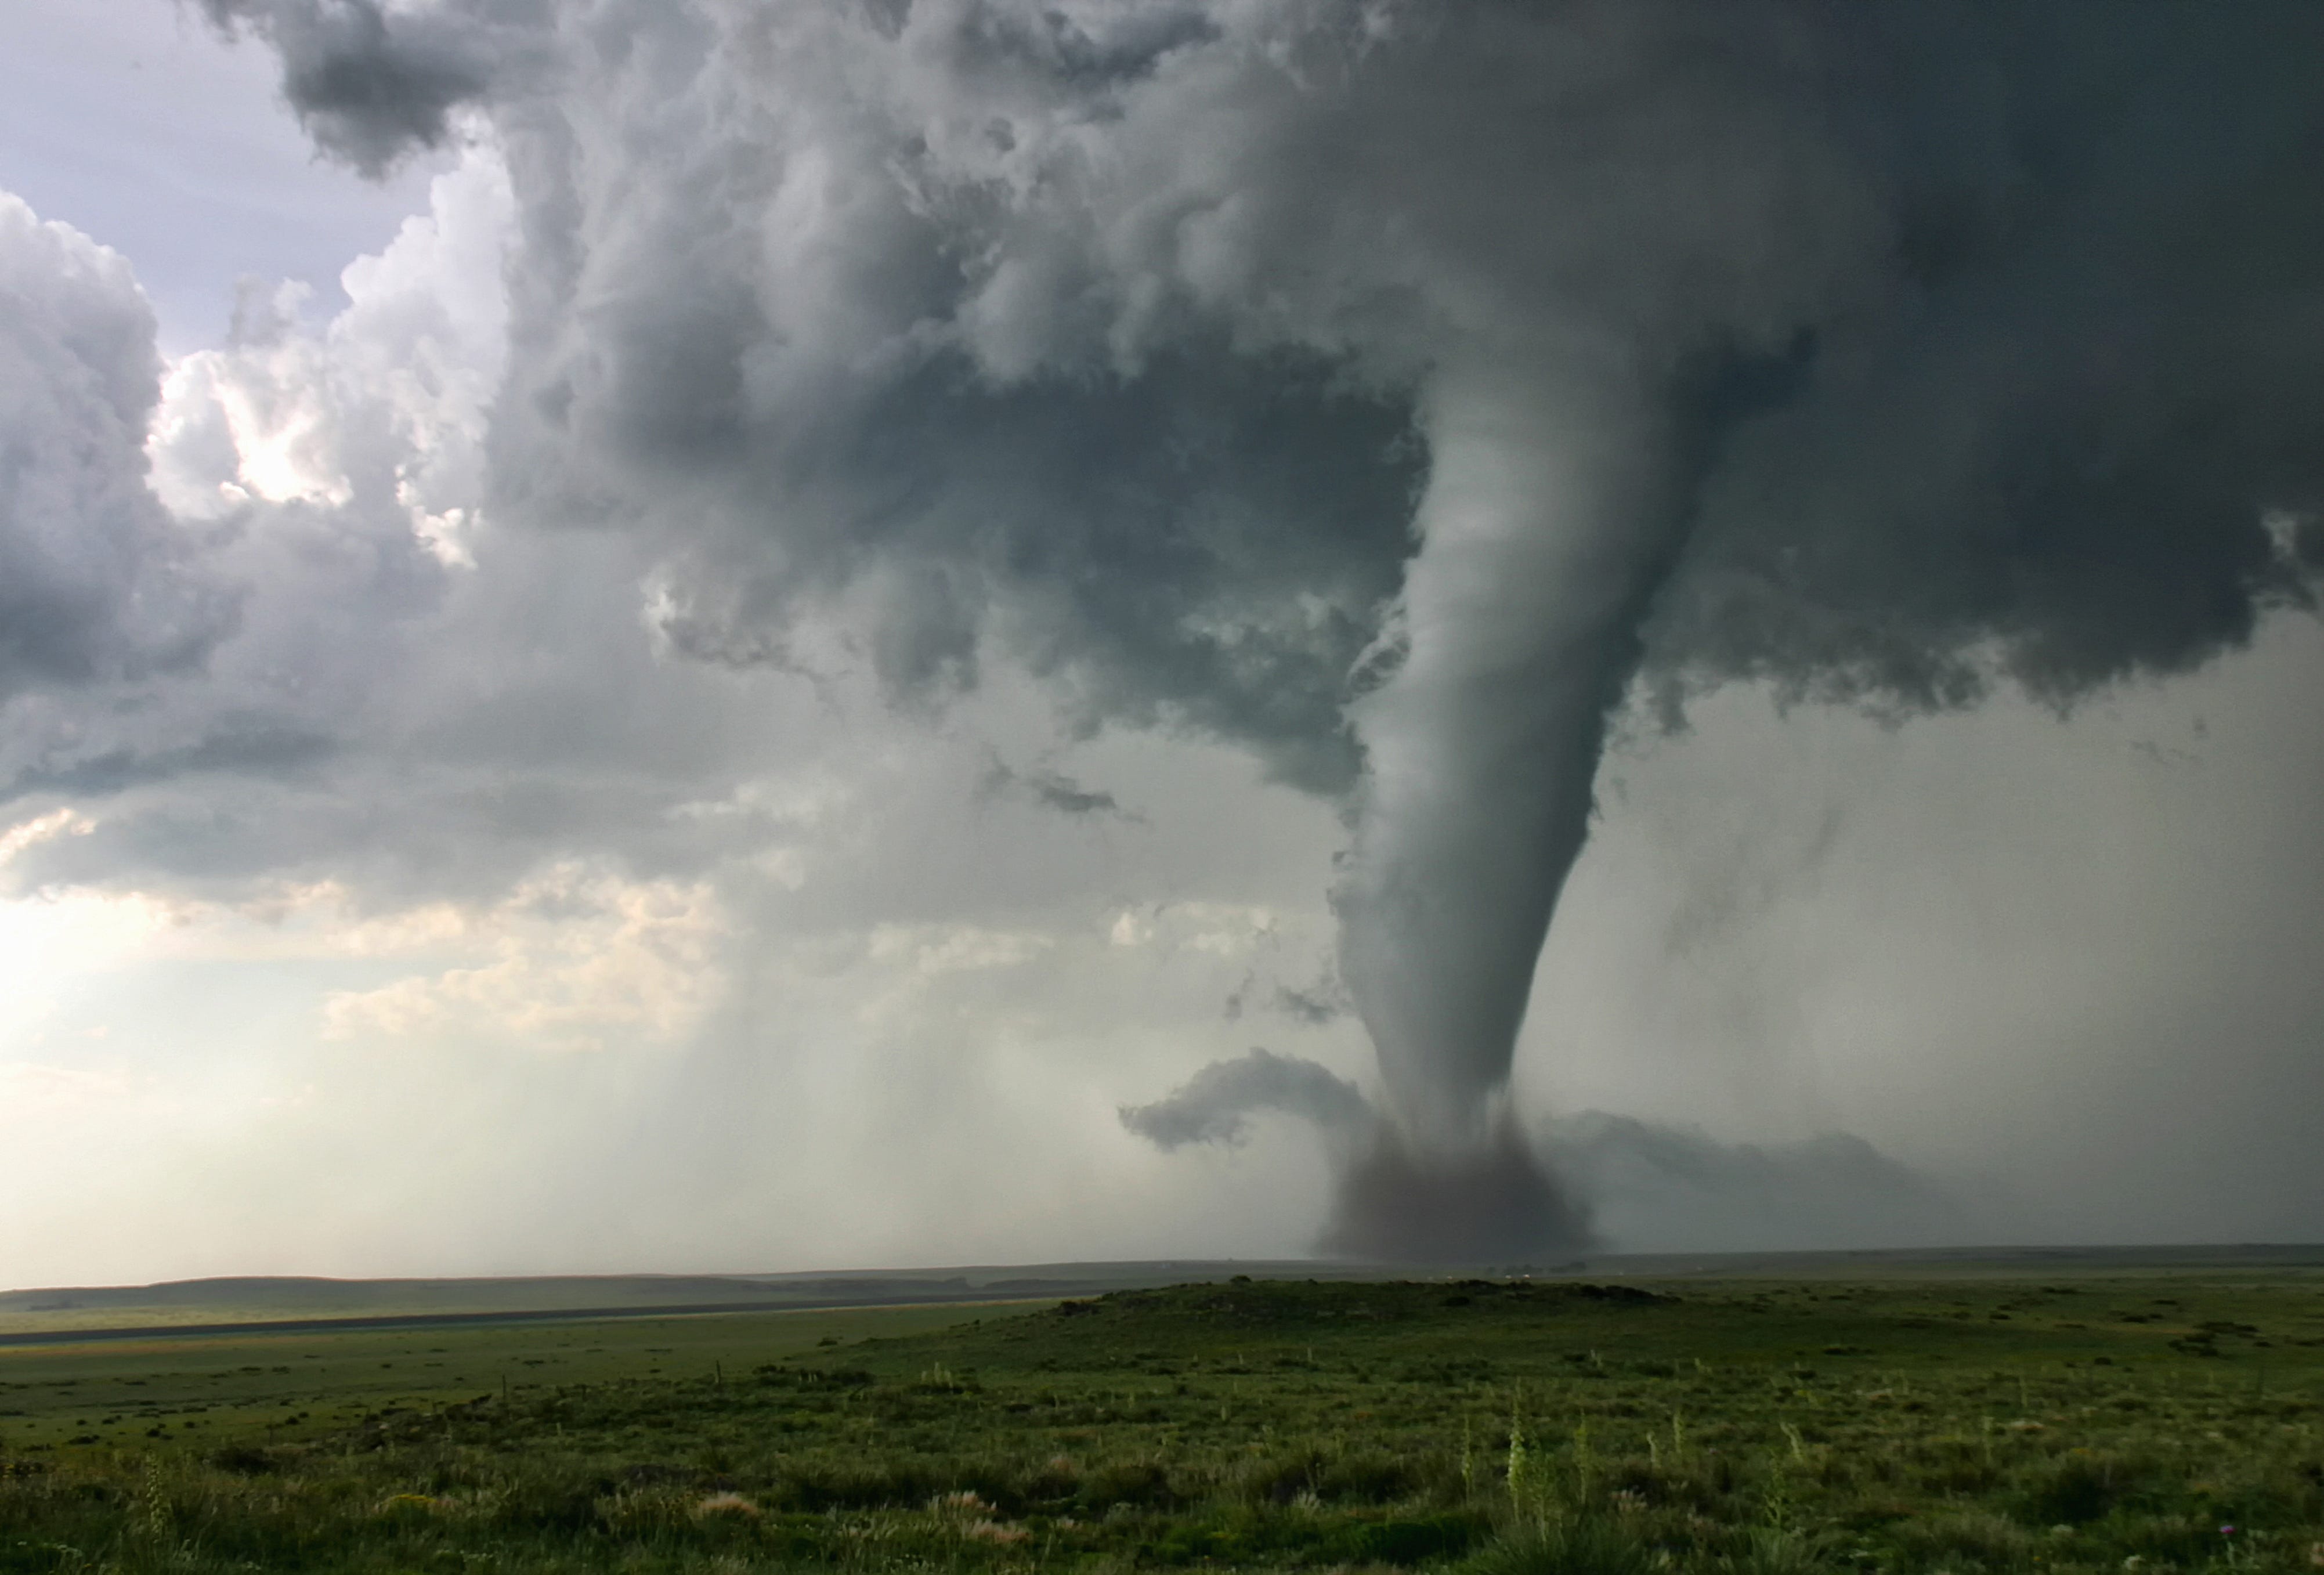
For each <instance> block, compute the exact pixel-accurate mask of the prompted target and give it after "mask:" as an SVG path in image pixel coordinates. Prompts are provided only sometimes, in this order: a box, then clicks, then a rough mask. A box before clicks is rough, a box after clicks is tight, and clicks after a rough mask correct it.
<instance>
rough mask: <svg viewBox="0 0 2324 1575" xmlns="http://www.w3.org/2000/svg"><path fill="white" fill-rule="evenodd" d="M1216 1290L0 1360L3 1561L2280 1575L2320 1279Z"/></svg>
mask: <svg viewBox="0 0 2324 1575" xmlns="http://www.w3.org/2000/svg"><path fill="white" fill-rule="evenodd" d="M1792 1267H1793V1268H1794V1270H1795V1271H1796V1272H1794V1273H1793V1274H1791V1275H1788V1276H1784V1277H1742V1276H1736V1277H1718V1276H1715V1275H1711V1274H1698V1275H1694V1276H1677V1275H1671V1276H1666V1277H1665V1276H1657V1277H1653V1278H1646V1277H1638V1278H1634V1279H1628V1280H1620V1281H1606V1280H1594V1281H1593V1280H1584V1279H1540V1280H1527V1279H1516V1278H1501V1279H1468V1280H1429V1281H1405V1282H1361V1281H1354V1282H1351V1281H1321V1280H1314V1281H1311V1280H1291V1279H1255V1278H1251V1277H1250V1276H1243V1277H1240V1278H1237V1277H1232V1276H1230V1277H1228V1278H1226V1279H1223V1280H1220V1281H1215V1282H1212V1283H1207V1284H1196V1285H1177V1286H1171V1287H1158V1288H1152V1289H1143V1290H1126V1291H1117V1292H1113V1293H1109V1294H1102V1295H1099V1296H1094V1297H1086V1298H1076V1299H1072V1300H1064V1301H1056V1300H1041V1301H1036V1302H1008V1301H1001V1300H989V1301H983V1302H974V1301H965V1300H964V1301H959V1302H954V1303H943V1304H911V1305H893V1306H883V1307H876V1306H875V1307H862V1308H855V1309H805V1310H798V1311H783V1312H757V1313H715V1312H712V1313H699V1314H696V1315H692V1316H678V1315H663V1316H650V1317H630V1318H590V1319H582V1320H577V1321H563V1322H559V1321H553V1320H543V1321H539V1322H478V1323H475V1324H473V1325H466V1326H463V1325H454V1324H446V1325H429V1326H423V1327H420V1328H416V1329H414V1328H388V1329H380V1328H350V1329H346V1330H341V1331H318V1330H313V1329H306V1330H300V1331H291V1332H284V1333H253V1332H243V1333H236V1334H231V1335H202V1334H185V1335H156V1336H141V1337H136V1338H123V1339H115V1340H97V1341H89V1340H80V1341H66V1342H59V1343H51V1344H40V1343H29V1344H23V1345H18V1346H14V1347H11V1348H8V1349H5V1350H0V1460H5V1465H0V1569H5V1570H55V1571H65V1570H140V1571H143V1570H186V1571H208V1570H220V1571H223V1570H253V1569H257V1570H380V1571H388V1570H485V1569H490V1570H600V1569H602V1570H755V1569H784V1568H801V1569H805V1568H844V1569H852V1570H906V1569H911V1570H925V1569H946V1570H949V1569H964V1570H985V1569H991V1570H1047V1569H1050V1568H1053V1567H1054V1568H1060V1569H1065V1568H1091V1569H1099V1568H1103V1569H1114V1570H1129V1569H1133V1568H1179V1567H1203V1568H1221V1569H1228V1568H1252V1569H1257V1568H1312V1569H1338V1568H1372V1567H1377V1568H1397V1567H1404V1568H1454V1567H1459V1568H1464V1569H1473V1570H1541V1571H1551V1570H1576V1571H1580V1570H1608V1571H1611V1570H1650V1569H1670V1570H1898V1571H1907V1570H1909V1571H1932V1572H1933V1571H1938V1570H2049V1571H2072V1570H2088V1571H2098V1570H2126V1569H2127V1570H2166V1569H2181V1570H2192V1569H2205V1568H2219V1569H2230V1568H2232V1569H2238V1570H2240V1569H2265V1570H2310V1569H2313V1568H2316V1567H2318V1566H2319V1564H2324V1276H2319V1272H2318V1271H2317V1270H2316V1269H2314V1268H2310V1267H2301V1266H2296V1264H2293V1263H2291V1262H2287V1261H2284V1260H2282V1259H2277V1260H2269V1259H2266V1258H2264V1257H2261V1258H2254V1259H2252V1260H2251V1261H2247V1262H2244V1263H2241V1264H2237V1263H2236V1262H2234V1261H2232V1260H2229V1259H2222V1260H2221V1261H2219V1262H2217V1263H2214V1264H2212V1265H2209V1266H2201V1267H2195V1268H2189V1267H2183V1266H2182V1267H2179V1268H2171V1267H2167V1266H2153V1267H2140V1266H2136V1265H2135V1263H2133V1262H2130V1261H2127V1260H2124V1259H2121V1258H2115V1259H2103V1258H2101V1259H2085V1260H2079V1261H2061V1262H2059V1263H2056V1264H2053V1265H2052V1266H2050V1273H2049V1275H2048V1276H2047V1277H2037V1276H2035V1275H2033V1273H2031V1272H2027V1271H2028V1266H2027V1265H2025V1264H2019V1265H2016V1266H2015V1267H2011V1268H2009V1269H2007V1271H2006V1272H2003V1270H2001V1269H2000V1268H1997V1266H1996V1265H1994V1264H1991V1263H1987V1264H1985V1265H1983V1266H1981V1268H1980V1266H1978V1265H1958V1264H1957V1265H1954V1266H1951V1269H1950V1272H1946V1271H1945V1269H1944V1266H1941V1265H1938V1264H1933V1263H1926V1262H1920V1263H1915V1262H1914V1261H1911V1260H1896V1261H1886V1262H1880V1263H1864V1262H1861V1261H1859V1262H1858V1264H1857V1265H1856V1270H1857V1272H1856V1273H1855V1275H1853V1276H1850V1275H1849V1274H1848V1273H1846V1272H1845V1271H1846V1270H1847V1268H1848V1264H1847V1263H1846V1262H1844V1261H1837V1260H1827V1261H1825V1262H1824V1263H1823V1264H1822V1266H1821V1270H1822V1272H1815V1273H1812V1272H1809V1271H1810V1270H1811V1269H1812V1268H1813V1267H1815V1266H1812V1265H1805V1264H1803V1265H1794V1266H1792Z"/></svg>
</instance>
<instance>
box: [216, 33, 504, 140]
mask: <svg viewBox="0 0 2324 1575" xmlns="http://www.w3.org/2000/svg"><path fill="white" fill-rule="evenodd" d="M199 4H200V5H201V8H202V10H203V12H204V13H205V14H207V15H208V17H209V19H210V21H211V22H212V23H214V24H215V25H217V27H219V28H220V29H222V30H225V31H226V32H235V31H238V30H240V29H242V28H249V29H251V30H252V31H254V32H257V33H258V34H259V35H260V36H262V37H263V38H264V39H265V40H266V41H268V42H269V43H271V44H272V45H273V46H274V48H275V50H276V51H277V52H279V53H280V54H281V57H282V92H283V97H285V98H287V99H288V100H289V101H290V104H291V109H292V110H293V111H294V112H296V113H297V115H298V116H299V120H300V124H302V125H304V126H305V127H306V128H307V131H308V134H309V135H311V136H312V137H314V139H315V141H316V142H317V143H319V144H320V145H321V146H322V147H324V148H325V149H327V150H328V151H329V152H332V153H334V154H336V155H337V156H338V157H340V158H342V159H345V160H346V161H347V162H349V163H351V164H353V165H355V168H357V169H359V170H364V172H366V173H368V174H373V175H377V174H380V173H383V171H385V170H387V168H388V167H389V166H390V165H392V164H393V163H394V162H395V161H396V160H397V159H398V158H399V157H401V155H402V154H404V153H405V152H409V151H410V150H411V149H412V148H414V147H430V148H432V147H435V146H437V145H438V144H439V143H442V142H443V141H444V139H445V138H446V136H447V135H448V134H449V133H450V116H451V114H452V111H453V110H454V109H456V108H457V107H458V106H460V105H462V104H464V103H467V102H470V101H472V100H474V99H475V98H476V97H479V96H480V95H482V94H483V93H484V92H485V90H486V89H487V88H490V87H491V85H492V82H493V76H494V74H495V72H496V71H497V70H498V69H500V68H501V65H502V58H501V57H502V51H503V50H504V49H505V48H507V47H508V46H509V44H510V43H511V42H512V41H514V40H516V39H517V38H519V37H521V32H522V31H525V30H529V29H530V28H531V27H533V26H537V25H539V23H540V22H541V21H542V20H543V18H544V15H545V8H544V7H543V6H541V5H537V4H532V3H530V0H515V3H513V4H505V5H480V6H475V7H471V8H468V10H467V12H466V14H450V13H448V12H445V11H413V10H410V9H405V8H401V7H397V8H391V7H389V6H386V5H382V4H380V3H379V0H326V3H325V4H321V5H307V4H300V3H298V0H291V3H289V4H285V3H283V0H199Z"/></svg>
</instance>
